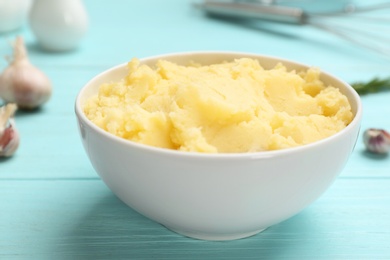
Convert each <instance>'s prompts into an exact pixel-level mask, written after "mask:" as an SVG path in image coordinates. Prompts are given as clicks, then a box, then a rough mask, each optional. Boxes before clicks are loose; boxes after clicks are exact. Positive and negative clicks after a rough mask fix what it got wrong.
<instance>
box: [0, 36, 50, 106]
mask: <svg viewBox="0 0 390 260" xmlns="http://www.w3.org/2000/svg"><path fill="white" fill-rule="evenodd" d="M51 92H52V87H51V83H50V80H49V78H48V77H47V76H46V75H45V74H44V73H43V72H42V71H41V70H39V69H38V68H37V67H35V66H33V65H32V64H31V63H30V61H29V60H28V56H27V50H26V48H25V46H24V41H23V38H22V37H18V38H17V39H16V41H15V45H14V55H13V60H12V61H11V62H10V64H9V66H8V67H7V68H6V69H5V70H4V71H3V72H2V74H1V75H0V97H1V98H2V99H3V100H4V101H5V102H7V103H16V104H17V105H18V107H19V108H24V109H34V108H37V107H39V106H41V105H42V104H44V103H45V102H47V101H48V100H49V98H50V96H51Z"/></svg>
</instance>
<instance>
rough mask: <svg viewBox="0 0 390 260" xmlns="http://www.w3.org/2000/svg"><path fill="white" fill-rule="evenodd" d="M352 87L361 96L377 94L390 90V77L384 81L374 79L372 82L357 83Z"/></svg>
mask: <svg viewBox="0 0 390 260" xmlns="http://www.w3.org/2000/svg"><path fill="white" fill-rule="evenodd" d="M351 86H352V87H353V88H354V89H355V90H356V92H357V93H359V94H360V95H365V94H369V93H376V92H379V91H383V90H390V77H389V78H384V79H380V78H373V79H372V80H369V81H366V82H355V83H352V84H351Z"/></svg>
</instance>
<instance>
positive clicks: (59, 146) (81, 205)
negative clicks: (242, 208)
mask: <svg viewBox="0 0 390 260" xmlns="http://www.w3.org/2000/svg"><path fill="white" fill-rule="evenodd" d="M192 3H193V1H190V0H188V1H183V0H165V1H161V0H149V1H125V0H117V1H103V0H95V1H92V0H88V1H84V4H85V6H86V9H87V11H88V14H89V20H90V27H89V31H88V34H87V35H86V37H85V39H84V40H83V41H82V43H81V45H80V47H79V48H78V49H77V50H75V51H72V52H65V53H50V52H44V51H43V50H41V49H40V47H39V46H38V45H37V43H36V42H35V39H34V37H33V35H32V33H31V31H30V30H29V28H28V26H25V27H24V28H23V29H21V30H19V31H17V32H13V33H9V34H1V35H0V56H7V55H9V54H10V53H11V47H10V46H9V42H10V41H12V40H13V39H14V36H15V35H22V36H23V37H25V40H26V44H27V47H28V51H29V54H30V59H31V62H32V63H33V64H35V65H36V66H38V67H39V68H41V69H42V70H43V71H44V72H45V73H46V74H47V75H48V76H49V77H50V79H51V80H52V83H53V86H54V90H53V96H52V98H51V99H50V101H49V102H48V103H47V104H46V105H45V106H44V107H43V108H42V109H40V110H39V111H35V112H21V111H19V112H18V113H17V115H16V118H15V119H16V123H17V126H18V129H19V131H20V134H21V145H20V147H19V149H18V151H17V152H16V154H15V155H14V156H13V157H11V158H9V159H0V259H390V170H389V169H390V158H389V157H388V156H382V157H378V156H373V155H370V154H368V153H367V152H365V150H364V146H363V144H362V140H361V137H360V139H359V140H358V143H357V145H356V149H355V150H354V152H353V154H352V157H351V159H350V161H349V162H348V164H347V165H346V167H345V168H344V170H343V171H342V173H341V174H340V176H339V177H338V178H337V180H336V181H335V183H334V184H333V186H332V187H331V188H330V189H329V190H328V191H327V192H326V193H325V194H324V195H323V196H322V197H321V198H320V199H319V200H317V201H316V202H314V203H313V204H312V205H310V206H309V207H308V208H306V209H305V210H303V211H302V212H301V213H299V214H297V215H296V216H294V217H292V218H291V219H289V220H287V221H284V222H282V223H280V224H278V225H275V226H272V227H270V228H268V229H267V230H266V231H264V232H262V233H260V234H258V235H256V236H253V237H250V238H246V239H241V240H236V241H225V242H209V241H201V240H194V239H190V238H186V237H182V236H180V235H177V234H175V233H172V232H171V231H169V230H167V229H166V228H164V227H163V226H161V225H159V224H157V223H154V222H153V221H151V220H148V219H147V218H145V217H143V216H141V215H139V214H138V213H136V212H135V211H133V210H132V209H130V208H128V207H127V206H126V205H124V204H123V203H122V202H121V201H120V200H119V199H117V198H116V197H115V196H114V195H113V193H111V191H110V190H109V189H108V188H107V187H106V186H105V185H104V183H103V182H102V181H101V180H100V178H99V177H98V176H97V174H96V173H95V171H94V170H93V168H92V166H91V165H90V163H89V161H88V159H87V156H86V154H85V153H84V150H83V148H82V146H81V142H80V139H79V136H78V132H77V125H76V118H75V114H74V101H75V97H76V94H77V93H78V91H79V89H80V88H81V87H82V86H83V84H85V83H86V82H87V81H88V80H89V79H90V78H91V77H93V76H94V75H96V74H97V73H99V72H101V71H103V70H105V69H108V68H110V67H112V66H114V65H116V64H119V63H123V62H127V61H128V60H130V59H131V58H132V57H140V58H142V57H146V56H150V55H157V54H163V53H170V52H181V51H196V50H229V51H241V52H254V53H262V54H267V55H273V56H280V57H283V58H287V59H293V60H297V61H299V62H302V63H306V64H309V65H313V66H317V67H320V68H322V69H323V70H325V71H328V72H330V73H333V74H335V75H336V76H338V77H340V78H342V79H344V80H345V81H348V82H354V81H360V80H368V79H371V78H372V77H374V76H381V77H385V76H389V75H390V59H386V58H384V57H382V56H381V55H377V54H375V53H373V52H371V51H369V50H366V49H363V48H360V47H357V46H355V45H353V44H351V43H349V42H347V41H344V40H342V39H340V38H338V37H336V36H334V35H331V34H328V33H325V32H321V31H319V30H317V29H315V28H312V27H310V26H301V27H299V26H285V25H279V24H272V23H265V22H264V23H248V22H243V21H236V20H220V19H212V18H209V17H206V16H205V15H204V14H203V13H202V12H200V11H199V10H197V9H195V8H194V7H193V6H192ZM388 16H390V12H388ZM346 22H348V20H346ZM6 65H7V63H6V61H5V60H2V61H0V68H1V70H2V69H3V68H5V66H6ZM362 101H363V105H364V115H363V122H362V129H366V128H368V127H378V128H385V129H388V130H390V120H389V114H390V105H389V104H390V102H389V101H390V92H388V91H387V92H386V91H383V92H380V93H376V94H369V95H365V96H362Z"/></svg>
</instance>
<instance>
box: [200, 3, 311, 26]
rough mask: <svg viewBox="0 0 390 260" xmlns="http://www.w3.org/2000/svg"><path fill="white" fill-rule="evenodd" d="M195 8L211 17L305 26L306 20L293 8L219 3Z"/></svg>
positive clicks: (303, 15) (302, 12) (300, 12)
mask: <svg viewBox="0 0 390 260" xmlns="http://www.w3.org/2000/svg"><path fill="white" fill-rule="evenodd" d="M197 6H198V7H199V8H201V9H203V10H204V11H206V12H207V13H209V14H212V15H220V16H229V17H239V18H255V19H261V20H268V21H272V22H281V23H290V24H305V23H306V20H307V18H308V17H307V15H306V14H305V13H304V11H303V10H302V9H299V8H294V7H284V6H283V7H282V6H269V5H261V4H250V3H226V2H220V1H204V3H202V4H198V5H197Z"/></svg>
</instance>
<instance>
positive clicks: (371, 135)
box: [363, 128, 390, 154]
mask: <svg viewBox="0 0 390 260" xmlns="http://www.w3.org/2000/svg"><path fill="white" fill-rule="evenodd" d="M363 142H364V144H365V146H366V149H367V150H368V151H369V152H371V153H376V154H386V153H388V151H389V150H390V134H389V133H388V132H387V131H385V130H383V129H376V128H369V129H367V130H366V131H364V133H363Z"/></svg>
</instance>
